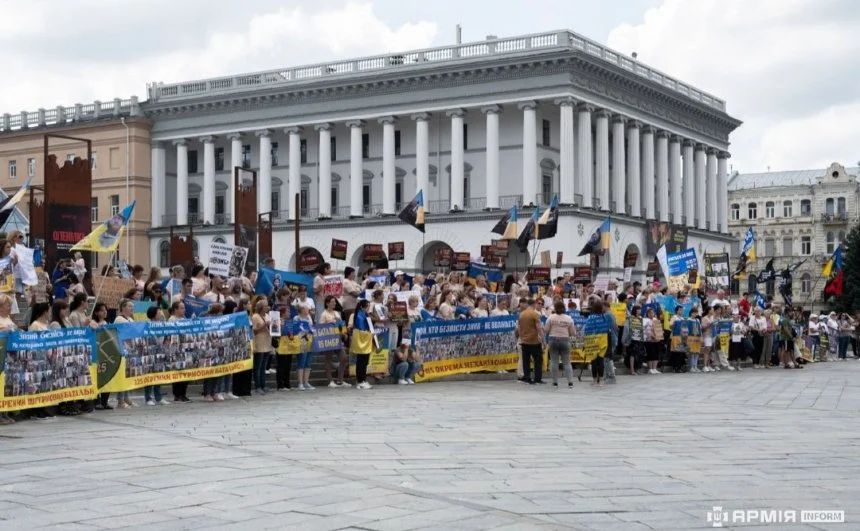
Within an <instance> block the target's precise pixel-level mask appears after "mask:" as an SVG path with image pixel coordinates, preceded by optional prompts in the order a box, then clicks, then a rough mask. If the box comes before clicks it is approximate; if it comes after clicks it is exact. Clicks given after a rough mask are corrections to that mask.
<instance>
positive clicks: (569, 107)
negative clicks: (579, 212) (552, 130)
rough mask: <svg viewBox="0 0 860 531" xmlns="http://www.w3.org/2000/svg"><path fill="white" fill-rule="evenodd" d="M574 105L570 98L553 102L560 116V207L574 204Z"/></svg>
mask: <svg viewBox="0 0 860 531" xmlns="http://www.w3.org/2000/svg"><path fill="white" fill-rule="evenodd" d="M575 103H576V102H575V101H574V99H573V98H571V97H567V98H561V99H557V100H555V104H556V105H558V106H559V115H560V116H559V118H560V119H559V123H560V132H561V135H560V136H561V141H560V143H559V168H558V187H559V190H558V192H559V203H561V204H562V205H572V204H573V203H574V202H575V199H574V195H575V194H576V187H575V183H574V181H573V169H574V168H573V165H574V162H573V161H574V157H573V153H574V151H573V141H574V134H573V106H574V104H575Z"/></svg>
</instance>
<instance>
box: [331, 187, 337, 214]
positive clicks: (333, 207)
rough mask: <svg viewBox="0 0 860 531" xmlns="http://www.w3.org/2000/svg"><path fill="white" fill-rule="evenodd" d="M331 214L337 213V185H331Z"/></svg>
mask: <svg viewBox="0 0 860 531" xmlns="http://www.w3.org/2000/svg"><path fill="white" fill-rule="evenodd" d="M331 214H332V215H333V216H334V215H335V214H337V186H332V187H331Z"/></svg>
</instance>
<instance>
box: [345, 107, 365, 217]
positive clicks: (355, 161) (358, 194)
mask: <svg viewBox="0 0 860 531" xmlns="http://www.w3.org/2000/svg"><path fill="white" fill-rule="evenodd" d="M346 126H347V127H349V217H351V218H360V217H362V212H363V208H362V206H363V205H362V199H363V195H362V189H363V185H364V168H363V167H362V165H363V162H364V161H363V159H362V156H361V132H362V129H361V128H362V127H364V121H363V120H352V121H349V122H346Z"/></svg>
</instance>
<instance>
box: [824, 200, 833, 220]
mask: <svg viewBox="0 0 860 531" xmlns="http://www.w3.org/2000/svg"><path fill="white" fill-rule="evenodd" d="M824 212H825V214H827V215H828V216H832V215H833V214H835V208H834V203H833V198H832V197H828V198H827V201H825V202H824Z"/></svg>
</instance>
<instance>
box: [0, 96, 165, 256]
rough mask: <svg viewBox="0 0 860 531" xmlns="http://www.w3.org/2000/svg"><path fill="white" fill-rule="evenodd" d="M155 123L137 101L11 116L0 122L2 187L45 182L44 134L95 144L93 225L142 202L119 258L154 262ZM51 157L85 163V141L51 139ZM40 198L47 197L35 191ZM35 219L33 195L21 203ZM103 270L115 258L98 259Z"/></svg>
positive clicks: (9, 189) (61, 161)
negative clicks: (152, 135)
mask: <svg viewBox="0 0 860 531" xmlns="http://www.w3.org/2000/svg"><path fill="white" fill-rule="evenodd" d="M150 130H151V122H150V121H149V120H148V119H147V118H145V117H144V116H143V115H142V114H141V113H140V111H139V107H138V104H137V99H136V98H131V99H129V100H119V99H117V100H113V101H110V102H107V103H103V102H95V103H92V104H88V105H75V106H72V107H57V108H54V109H51V110H50V111H47V112H46V111H45V110H44V109H40V110H39V111H37V112H35V113H29V112H23V113H18V114H16V115H14V116H13V115H9V114H5V115H2V119H0V187H2V188H3V191H4V192H5V193H7V194H10V195H11V194H14V193H15V191H17V190H18V189H19V188H20V187H21V186H22V185H23V184H24V183H25V182H26V181H27V179H28V178H32V181H31V184H32V185H34V186H41V185H42V184H43V183H44V164H45V162H44V135H45V134H46V133H50V134H52V135H64V136H70V137H77V138H82V139H89V140H90V141H91V142H92V157H91V161H90V163H91V165H92V177H93V181H92V202H91V207H90V220H91V222H92V224H93V227H96V226H97V225H98V224H99V223H101V222H103V221H104V220H105V219H106V218H108V217H109V216H111V215H112V214H114V213H116V212H118V211H119V210H121V209H122V208H123V207H125V205H126V204H128V203H129V202H130V201H134V200H137V206H136V207H135V211H134V216H133V217H132V220H131V222H130V223H129V227H128V231H127V232H126V237H125V238H124V239H123V242H122V243H120V249H119V258H121V259H124V260H128V262H129V263H130V264H141V265H143V266H144V267H148V266H149V265H150V264H151V260H150V253H149V239H148V236H147V232H148V230H149V228H150V219H151V212H150V206H151V204H152V198H151V186H150V183H151V178H150V174H151V171H150V147H151V146H150ZM48 152H49V154H52V155H55V156H56V157H57V163H58V164H60V165H62V164H64V163H65V161H67V160H74V159H75V158H82V159H85V158H86V156H87V145H86V143H85V142H80V141H74V140H68V139H64V138H55V137H54V138H50V139H49V149H48ZM35 195H36V197H39V196H40V195H41V192H40V191H36V192H35ZM18 206H19V208H20V210H21V212H22V213H23V214H24V215H25V216H26V217H27V218H28V219H29V210H30V205H29V196H27V197H25V198H24V199H22V201H21V203H19V205H18ZM93 259H94V260H95V261H96V262H95V264H96V265H98V266H102V265H104V264H105V263H107V260H108V259H109V258H108V257H107V256H106V255H104V254H102V255H99V256H94V258H93Z"/></svg>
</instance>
